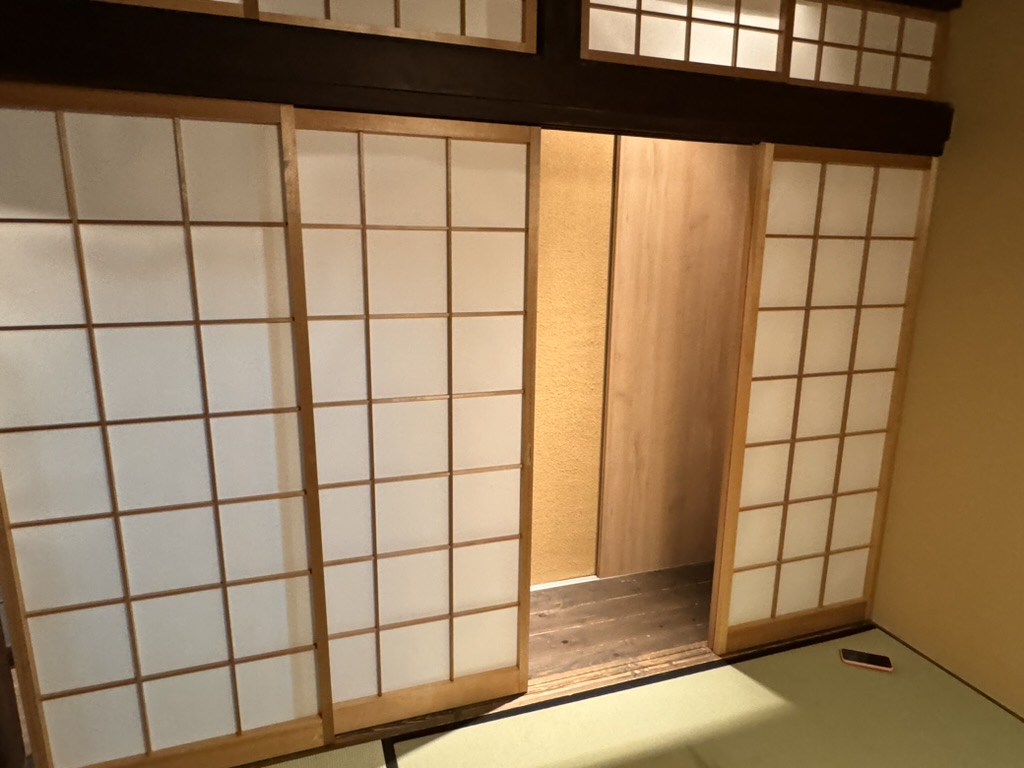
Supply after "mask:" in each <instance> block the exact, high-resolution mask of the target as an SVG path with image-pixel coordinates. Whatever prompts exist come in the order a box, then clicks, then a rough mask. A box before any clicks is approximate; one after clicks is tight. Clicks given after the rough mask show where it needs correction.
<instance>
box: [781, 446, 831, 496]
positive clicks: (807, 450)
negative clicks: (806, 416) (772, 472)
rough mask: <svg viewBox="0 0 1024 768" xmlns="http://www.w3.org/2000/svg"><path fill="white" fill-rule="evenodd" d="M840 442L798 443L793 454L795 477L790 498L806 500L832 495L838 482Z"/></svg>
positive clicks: (791, 480) (791, 482)
mask: <svg viewBox="0 0 1024 768" xmlns="http://www.w3.org/2000/svg"><path fill="white" fill-rule="evenodd" d="M838 452H839V441H838V440H811V441H809V442H805V443H797V444H796V449H795V450H794V452H793V476H792V478H791V479H790V484H789V498H791V499H805V498H808V497H811V496H824V495H826V494H830V493H832V489H833V487H834V485H835V480H836V456H837V455H838Z"/></svg>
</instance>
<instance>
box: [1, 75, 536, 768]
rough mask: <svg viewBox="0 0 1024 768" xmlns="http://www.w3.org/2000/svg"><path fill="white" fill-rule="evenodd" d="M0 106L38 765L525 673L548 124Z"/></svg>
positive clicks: (20, 565)
mask: <svg viewBox="0 0 1024 768" xmlns="http://www.w3.org/2000/svg"><path fill="white" fill-rule="evenodd" d="M0 96H2V98H3V103H4V104H9V105H14V106H13V107H9V108H3V109H0V168H2V169H3V173H2V174H0V475H2V481H3V483H2V486H0V489H2V490H3V491H4V492H3V493H0V507H2V512H3V538H2V543H3V547H2V548H3V550H4V551H3V560H4V569H3V586H4V591H5V597H6V600H7V604H8V610H9V611H10V616H11V621H12V630H13V631H12V634H13V640H14V649H15V656H16V661H17V665H18V672H19V679H20V682H21V692H22V696H23V698H24V701H25V705H26V714H27V721H28V725H29V730H30V736H31V741H32V748H33V755H34V758H35V760H36V764H37V765H39V766H43V768H48V766H56V767H57V768H75V767H77V766H86V765H94V764H101V763H107V762H110V761H118V765H135V764H139V765H145V764H150V763H154V762H161V763H167V764H176V763H181V764H189V765H191V764H194V761H195V760H197V759H199V757H200V756H201V757H202V760H203V764H204V765H232V764H240V763H244V762H249V761H253V760H257V759H262V758H266V757H269V756H273V755H278V754H283V753H286V752H291V751H298V750H302V749H308V748H311V747H315V746H317V745H320V744H323V743H326V742H329V741H330V739H332V738H333V735H334V734H335V733H336V732H341V731H347V730H353V729H356V728H360V727H365V726H367V725H372V724H376V723H381V722H386V721H388V720H393V719H397V718H400V717H404V716H410V715H414V714H421V713H425V712H428V711H433V710H437V709H444V708H446V707H450V706H455V705H458V704H464V703H469V702H471V701H477V700H482V699H486V698H493V697H496V696H501V695H507V694H511V693H514V692H516V691H518V690H521V689H522V688H524V687H525V679H526V678H525V670H526V648H525V643H524V642H523V641H522V638H523V636H524V632H525V627H526V624H525V621H526V615H527V614H528V610H526V609H521V606H522V605H523V599H524V595H526V594H528V593H527V592H526V589H527V586H526V585H527V584H528V570H529V568H528V562H527V561H526V558H527V557H528V551H529V547H528V546H526V545H524V546H520V543H521V541H523V540H524V539H528V525H527V524H525V521H527V520H528V503H524V500H528V499H529V487H530V468H529V455H530V454H529V450H530V448H529V446H530V434H531V418H530V414H532V402H531V392H532V338H533V331H532V323H533V315H532V296H533V282H534V281H533V279H532V274H533V271H532V269H533V268H532V265H533V263H534V258H533V248H532V242H533V234H534V227H533V223H532V222H533V221H534V219H535V216H534V214H533V209H534V207H535V196H534V195H533V194H531V193H530V190H531V180H532V178H533V175H532V171H531V169H532V168H533V167H534V166H535V164H536V161H537V158H536V155H535V152H536V149H535V147H536V144H535V142H534V141H533V138H532V136H531V134H530V132H529V131H528V130H526V129H510V128H500V127H498V128H490V127H477V126H467V125H462V124H447V123H438V122H430V123H426V122H418V121H411V120H408V121H407V120H398V119H388V120H383V119H382V120H380V121H374V120H370V119H369V118H363V117H355V116H353V117H343V116H325V115H316V114H313V113H301V112H300V113H298V118H296V113H295V111H294V110H292V109H291V108H288V107H284V108H281V107H277V106H272V105H245V104H236V103H223V102H207V101H199V100H183V99H167V98H162V97H149V96H144V95H136V96H132V95H111V94H103V93H96V92H88V93H86V92H74V91H68V90H58V89H52V90H51V89H43V88H31V89H13V88H12V89H10V90H8V91H4V92H2V93H0ZM296 119H298V121H299V124H300V125H299V127H298V128H299V129H298V130H297V129H296Z"/></svg>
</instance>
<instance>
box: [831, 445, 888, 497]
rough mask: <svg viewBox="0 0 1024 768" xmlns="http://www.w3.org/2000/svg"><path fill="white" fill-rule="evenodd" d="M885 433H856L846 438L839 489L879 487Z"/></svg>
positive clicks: (856, 489) (852, 489)
mask: <svg viewBox="0 0 1024 768" xmlns="http://www.w3.org/2000/svg"><path fill="white" fill-rule="evenodd" d="M885 437H886V436H885V434H877V435H856V436H854V437H848V438H846V444H845V445H844V446H843V469H842V472H841V473H840V475H839V490H840V491H841V492H842V491H861V490H867V489H870V488H877V487H878V483H879V479H880V475H881V473H882V458H883V455H884V452H885Z"/></svg>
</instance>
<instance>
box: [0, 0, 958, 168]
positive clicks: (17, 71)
mask: <svg viewBox="0 0 1024 768" xmlns="http://www.w3.org/2000/svg"><path fill="white" fill-rule="evenodd" d="M540 6H541V13H540V19H539V27H540V33H539V34H540V40H539V53H538V54H537V55H529V54H521V53H512V52H507V51H496V50H489V49H485V48H473V47H469V46H459V45H446V44H441V43H431V42H425V41H418V40H404V39H399V38H394V37H383V36H374V35H358V34H351V33H345V32H339V31H335V30H321V29H310V28H304V27H297V26H290V25H283V24H268V23H261V22H256V21H250V20H245V19H233V18H224V17H216V16H206V15H201V14H189V13H179V12H173V11H162V10H154V9H149V8H138V7H132V6H123V5H112V4H107V3H97V2H91V1H90V0H76V1H73V2H72V1H71V0H65V1H64V2H57V1H56V0H51V2H24V3H21V2H7V3H0V29H3V30H5V33H4V37H5V40H4V44H3V45H0V78H3V79H9V80H22V81H32V82H47V83H62V84H68V85H80V86H90V87H96V88H112V89H123V90H138V91H150V92H157V93H170V94H180V95H194V96H207V97H216V98H229V99H249V100H256V101H270V102H282V103H291V104H295V105H297V106H300V107H311V108H322V109H338V110H351V111H359V112H378V113H388V114H404V115H412V116H423V117H445V118H455V119H465V120H480V121H486V122H505V123H519V124H529V125H539V126H542V127H551V128H565V129H576V130H587V131H600V132H616V133H628V134H638V135H647V136H660V137H668V138H682V139H691V140H704V141H722V142H736V143H755V142H762V141H773V142H778V143H790V144H805V145H813V146H826V147H837V148H848V149H861V150H875V151H884V152H900V153H909V154H923V155H939V154H941V153H942V150H943V146H944V143H945V141H946V140H947V139H948V137H949V133H950V127H951V122H952V109H951V107H949V106H948V105H946V104H941V103H936V102H929V101H924V100H920V99H905V98H896V97H891V96H879V95H869V94H858V93H849V92H840V91H831V90H827V89H823V88H816V87H810V86H796V85H789V84H784V83H776V82H767V81H760V80H752V79H744V78H738V77H727V76H720V75H707V74H698V73H691V72H678V71H672V70H664V69H652V68H645V67H637V66H629V65H621V64H608V63H603V62H590V61H583V60H581V59H580V58H579V40H580V18H579V6H578V5H577V4H576V3H575V2H572V1H571V0H541V3H540Z"/></svg>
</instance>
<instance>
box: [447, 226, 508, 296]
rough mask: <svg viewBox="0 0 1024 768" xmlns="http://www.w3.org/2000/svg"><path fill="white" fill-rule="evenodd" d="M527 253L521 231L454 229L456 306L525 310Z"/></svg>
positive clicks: (453, 259)
mask: <svg viewBox="0 0 1024 768" xmlns="http://www.w3.org/2000/svg"><path fill="white" fill-rule="evenodd" d="M525 254H526V235H524V234H521V233H518V232H453V233H452V310H453V311H455V312H502V311H505V312H507V311H521V310H522V309H523V294H524V287H523V286H524V279H525V267H524V264H525Z"/></svg>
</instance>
